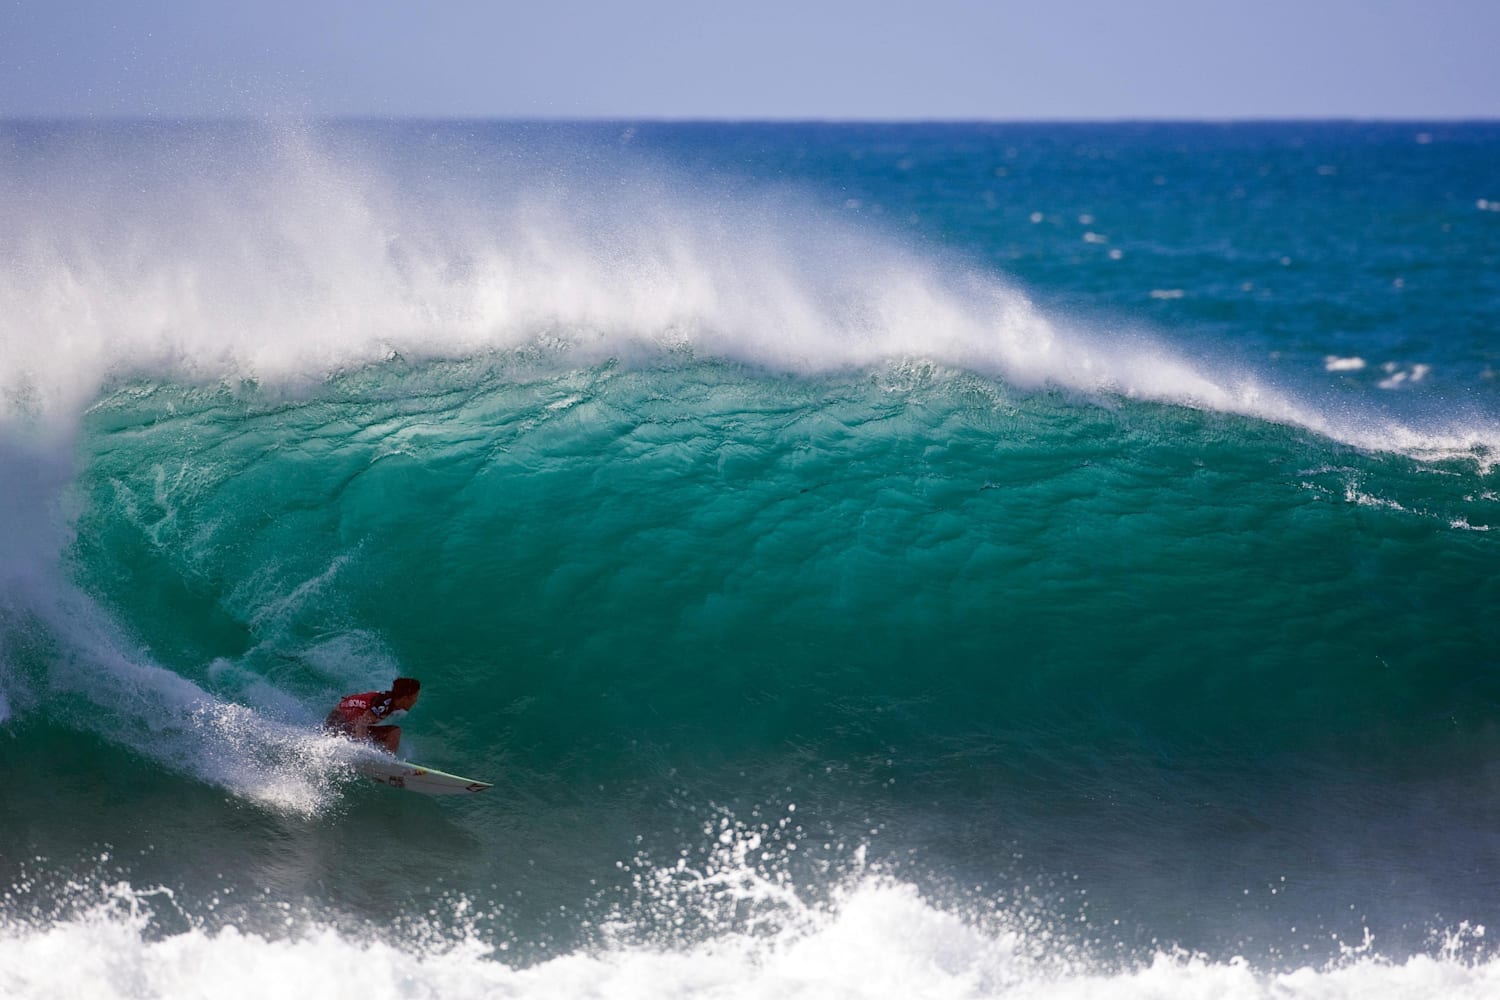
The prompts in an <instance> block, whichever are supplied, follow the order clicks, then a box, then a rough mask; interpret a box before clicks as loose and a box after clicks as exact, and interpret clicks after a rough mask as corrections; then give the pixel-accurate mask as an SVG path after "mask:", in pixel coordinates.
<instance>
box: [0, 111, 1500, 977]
mask: <svg viewBox="0 0 1500 1000" xmlns="http://www.w3.org/2000/svg"><path fill="white" fill-rule="evenodd" d="M1497 467H1500V125H1497V124H1495V123H1454V122H1440V123H1420V122H1411V123H1363V122H1296V123H1235V124H1215V123H1201V124H1172V123H1152V124H1129V123H1123V124H933V125H921V124H754V123H662V122H640V123H630V122H605V123H541V122H502V123H494V122H438V123H431V122H388V121H333V122H313V123H306V122H280V121H272V122H248V121H246V122H206V121H205V122H184V123H172V122H162V121H139V122H95V121H74V122H47V121H13V122H8V123H0V995H3V996H6V997H18V998H19V997H26V998H29V997H75V996H88V997H131V998H144V997H171V998H179V997H213V998H216V1000H217V998H222V997H260V996H268V995H275V996H296V997H303V996H305V997H318V998H332V997H359V998H361V1000H368V998H371V997H433V998H437V997H442V998H445V1000H446V998H466V997H513V998H523V997H547V998H553V997H603V998H616V997H619V998H635V997H641V998H646V997H650V998H673V997H725V998H728V997H764V998H773V997H774V998H785V997H809V998H827V997H848V998H864V997H879V998H902V1000H906V998H914V997H934V998H968V997H1000V998H1006V997H1015V998H1020V997H1026V998H1041V997H1069V998H1076V997H1110V998H1115V997H1163V998H1173V1000H1176V998H1189V997H1194V998H1196V997H1203V998H1210V997H1212V998H1221V997H1236V998H1240V997H1244V998H1249V997H1266V998H1271V997H1275V998H1286V997H1319V998H1326V997H1351V998H1354V997H1361V998H1362V997H1371V996H1399V997H1432V996H1444V997H1492V996H1495V995H1500V954H1497V952H1496V950H1495V944H1494V941H1493V932H1492V931H1491V930H1490V929H1491V928H1497V927H1500V471H1497ZM398 674H401V675H409V676H414V677H417V678H420V679H421V681H422V683H423V693H422V697H421V701H420V703H419V704H418V706H417V707H416V708H415V709H414V710H413V711H412V712H410V713H409V714H408V715H407V716H406V717H405V718H404V719H403V720H402V723H401V724H402V726H403V728H404V730H405V737H404V740H403V744H402V754H403V756H407V757H410V758H411V759H413V760H416V761H419V762H421V763H424V764H428V765H431V766H434V767H437V768H441V769H443V770H448V771H454V772H457V773H459V774H463V775H466V776H470V777H473V778H478V779H482V780H487V781H492V782H494V783H495V787H494V788H492V789H490V790H489V791H487V792H484V793H481V794H478V795H472V796H463V797H453V798H441V799H440V798H428V797H424V796H421V795H418V794H415V793H413V792H410V791H402V790H398V789H393V788H388V787H384V786H381V785H379V784H376V783H375V782H372V781H369V780H366V779H363V778H361V777H359V775H358V774H357V773H356V772H355V770H354V767H355V765H356V764H357V762H358V760H359V757H360V753H361V751H360V750H359V748H357V747H355V746H354V745H353V744H351V743H349V742H347V741H345V740H341V739H339V738H336V737H332V736H329V735H326V734H324V733H322V732H320V730H319V728H318V724H319V722H320V721H321V720H322V719H323V717H324V715H325V714H326V713H327V712H328V710H329V708H330V707H331V705H332V704H333V703H334V702H335V701H336V700H337V699H338V698H339V696H341V695H343V694H347V693H350V692H354V691H366V690H371V689H377V688H382V687H386V686H388V685H389V682H390V680H391V679H392V678H393V677H395V676H397V675H398Z"/></svg>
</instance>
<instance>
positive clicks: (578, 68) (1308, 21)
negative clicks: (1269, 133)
mask: <svg viewBox="0 0 1500 1000" xmlns="http://www.w3.org/2000/svg"><path fill="white" fill-rule="evenodd" d="M263 114H272V115H276V114H287V115H403V116H443V117H446V116H460V117H542V118H569V117H588V118H594V117H610V118H639V117H647V118H733V119H743V118H836V119H844V118H857V119H942V118H982V119H1078V118H1085V119H1116V118H1267V117H1271V118H1286V117H1360V118H1431V117H1438V118H1455V117H1490V118H1493V117H1500V0H1426V2H1417V0H1363V2H1352V0H1255V2H1219V0H1196V2H1190V0H1132V2H1119V0H1112V2H1095V3H1083V2H1078V0H1032V2H1008V0H991V2H989V3H981V2H969V3H961V2H956V0H924V2H916V0H912V2H908V3H900V4H891V3H882V2H880V0H866V2H862V3H861V2H846V0H829V2H819V0H802V2H783V0H762V2H758V3H740V4H735V5H726V4H716V3H713V2H712V0H697V2H688V0H632V2H629V3H618V2H617V3H604V2H595V3H584V2H578V0H545V2H541V3H529V4H523V3H519V2H515V0H504V2H500V0H491V2H478V0H425V2H422V0H408V2H382V0H366V2H354V0H328V2H319V0H305V2H295V0H238V2H233V3H225V2H218V0H200V2H196V3H193V2H185V0H114V2H72V0H0V116H5V117H16V116H27V117H30V116H52V115H112V116H113V115H119V116H132V117H133V116H141V115H150V116H164V117H175V116H183V115H190V116H199V115H210V116H225V115H229V116H238V115H263Z"/></svg>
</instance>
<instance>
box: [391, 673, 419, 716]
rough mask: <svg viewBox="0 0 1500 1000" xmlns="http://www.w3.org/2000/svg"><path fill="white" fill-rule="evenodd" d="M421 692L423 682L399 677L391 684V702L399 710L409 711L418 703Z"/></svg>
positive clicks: (412, 678)
mask: <svg viewBox="0 0 1500 1000" xmlns="http://www.w3.org/2000/svg"><path fill="white" fill-rule="evenodd" d="M421 690H422V682H421V681H419V680H417V679H416V678H415V677H397V678H396V679H395V680H394V681H393V682H391V701H392V702H394V703H395V704H396V706H397V707H399V708H403V709H409V708H411V707H412V706H413V705H415V704H416V703H417V694H418V693H419V692H420V691H421Z"/></svg>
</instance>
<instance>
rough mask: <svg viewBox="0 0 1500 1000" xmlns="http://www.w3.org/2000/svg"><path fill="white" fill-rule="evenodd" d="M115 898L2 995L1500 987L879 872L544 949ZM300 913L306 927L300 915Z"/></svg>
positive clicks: (1475, 978) (967, 993) (1423, 963)
mask: <svg viewBox="0 0 1500 1000" xmlns="http://www.w3.org/2000/svg"><path fill="white" fill-rule="evenodd" d="M93 891H96V892H98V893H99V894H100V895H103V896H105V897H106V899H105V900H104V901H102V902H100V903H98V904H97V905H94V906H92V907H90V908H88V909H86V910H85V911H84V912H81V913H79V914H76V915H74V916H71V917H67V918H64V919H57V920H50V921H28V920H25V919H17V918H14V917H0V995H4V996H6V997H12V998H15V1000H29V998H41V997H63V996H85V997H90V998H98V1000H110V998H122V1000H123V998H130V1000H137V998H148V997H149V998H155V997H174V998H184V1000H186V998H194V997H203V998H205V1000H206V998H213V1000H224V998H236V997H257V998H258V997H264V996H277V997H287V998H300V997H309V998H317V1000H337V998H342V997H349V998H355V997H358V998H361V1000H367V998H373V1000H379V998H383V997H392V998H396V997H400V998H422V997H433V998H443V1000H464V998H468V997H513V998H527V997H546V998H553V997H575V996H591V997H620V998H644V997H652V998H675V997H704V996H710V997H723V998H741V997H743V998H747V1000H751V998H755V1000H759V998H765V1000H772V998H775V1000H781V998H785V997H808V998H813V997H819V998H821V997H831V996H837V997H846V998H850V1000H856V998H865V997H869V998H900V1000H909V998H913V997H932V998H944V1000H965V998H1017V1000H1020V998H1027V1000H1044V998H1059V1000H1062V998H1067V1000H1084V998H1096V997H1097V998H1109V1000H1117V998H1121V997H1124V998H1147V997H1151V998H1162V1000H1175V998H1214V1000H1241V998H1243V1000H1252V998H1254V1000H1259V998H1276V1000H1294V998H1300V997H1308V998H1319V1000H1335V998H1345V997H1347V998H1351V1000H1352V998H1360V1000H1363V998H1366V997H1382V998H1386V997H1395V998H1401V997H1410V998H1423V1000H1425V998H1428V997H1436V996H1441V997H1444V998H1450V1000H1464V998H1470V997H1474V998H1479V997H1493V996H1495V995H1496V994H1497V991H1500V961H1496V960H1494V959H1485V958H1474V957H1470V956H1466V955H1465V954H1464V953H1463V951H1462V949H1461V948H1459V947H1456V946H1454V943H1455V942H1457V941H1460V940H1464V939H1469V938H1472V936H1473V933H1474V932H1473V931H1469V930H1462V931H1459V932H1456V933H1455V934H1454V935H1451V936H1450V939H1449V945H1448V946H1447V947H1439V948H1438V949H1437V950H1436V952H1435V953H1434V954H1432V955H1419V956H1416V957H1413V958H1409V959H1404V960H1397V961H1392V960H1387V959H1383V958H1381V957H1380V956H1379V955H1378V954H1377V953H1375V952H1374V950H1373V948H1372V947H1371V945H1370V943H1369V942H1366V943H1364V944H1361V945H1359V946H1356V947H1353V948H1348V949H1346V950H1345V953H1344V957H1343V958H1340V959H1335V960H1333V961H1332V962H1330V963H1329V964H1328V965H1326V966H1323V967H1316V966H1307V967H1303V968H1297V969H1293V970H1291V971H1273V970H1262V969H1258V968H1256V967H1255V966H1254V965H1253V964H1252V963H1250V962H1247V961H1245V960H1243V959H1240V958H1234V957H1231V958H1228V959H1222V960H1221V959H1213V958H1209V957H1206V956H1202V955H1191V954H1184V953H1180V952H1174V951H1171V950H1161V951H1158V952H1157V953H1156V954H1155V955H1154V956H1151V957H1149V958H1147V959H1145V960H1144V961H1141V962H1139V963H1121V962H1114V963H1109V962H1103V961H1097V960H1094V959H1091V958H1089V957H1087V956H1085V955H1072V954H1069V953H1068V952H1067V949H1062V948H1059V947H1058V946H1059V944H1060V942H1059V941H1058V940H1056V939H1053V938H1051V937H1050V935H1048V936H1044V937H1042V938H1040V939H1039V938H1038V937H1036V936H1035V935H1034V934H1033V933H1031V932H1029V931H1027V930H1026V929H1024V925H1025V924H1026V923H1027V922H1026V921H1024V920H1017V921H1013V922H1011V923H1010V925H1007V922H1006V921H1005V920H1003V919H1001V920H998V921H994V922H992V925H981V924H977V923H975V922H973V921H971V920H968V919H964V918H961V917H959V916H957V915H955V914H953V913H951V912H948V911H946V910H945V909H943V908H942V907H940V906H937V905H934V904H933V903H932V902H930V901H929V900H926V899H924V898H923V897H922V896H921V894H920V893H918V892H917V891H916V890H915V889H914V888H912V887H911V886H909V885H905V884H902V883H899V882H895V881H892V880H889V879H882V878H875V877H872V878H868V879H865V880H863V881H861V882H859V883H857V884H855V885H854V886H852V887H851V888H850V889H849V890H848V891H846V892H843V893H840V894H838V896H837V898H836V899H835V900H834V901H833V902H832V903H831V904H830V905H829V906H828V907H827V908H826V909H823V910H821V911H819V912H818V913H817V914H816V915H815V916H814V917H813V918H812V919H810V920H809V921H808V922H807V923H806V924H804V925H800V926H797V927H794V928H782V929H779V930H774V931H771V932H768V933H752V932H735V933H726V934H720V935H717V936H713V937H711V938H709V939H708V940H703V941H699V942H697V943H693V944H683V945H679V946H649V945H627V944H615V945H604V946H600V947H591V948H586V949H580V950H578V951H576V952H573V953H570V954H565V955H562V956H559V957H555V958H552V959H550V960H546V961H542V962H539V963H537V964H531V965H525V964H511V963H508V962H507V961H506V953H505V951H503V950H500V949H497V948H494V947H492V946H490V945H489V944H487V943H485V941H484V940H482V938H481V937H480V936H479V935H475V934H473V933H472V932H469V931H465V930H463V929H460V930H456V931H450V932H447V933H446V935H444V934H442V933H428V934H422V935H420V936H419V937H417V938H415V939H400V938H397V937H395V936H394V935H391V934H389V933H386V934H382V933H377V932H372V931H360V930H353V929H350V928H349V927H348V926H347V925H344V926H340V925H338V924H336V923H333V922H331V921H319V920H304V919H299V918H298V917H295V916H292V915H291V914H290V913H289V912H285V911H283V912H285V915H284V916H280V915H278V914H274V913H273V917H272V919H269V920H268V921H267V923H268V924H272V925H274V926H273V927H272V929H268V930H255V929H251V928H248V927H239V926H235V925H227V926H224V925H221V926H216V927H213V928H208V927H199V926H194V927H191V928H190V929H187V930H182V931H179V932H176V933H162V932H161V931H160V930H159V929H154V928H153V926H152V918H151V912H152V910H153V909H154V908H173V907H175V902H174V900H173V898H172V895H171V893H170V892H169V891H168V890H165V889H161V888H154V889H142V890H136V889H133V888H131V887H130V886H129V885H128V884H125V883H120V884H116V885H109V886H101V887H98V888H97V889H96V890H93ZM288 925H290V926H288Z"/></svg>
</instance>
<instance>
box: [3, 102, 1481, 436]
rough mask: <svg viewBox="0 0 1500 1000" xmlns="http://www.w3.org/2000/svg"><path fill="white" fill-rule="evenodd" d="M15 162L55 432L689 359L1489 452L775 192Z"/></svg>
mask: <svg viewBox="0 0 1500 1000" xmlns="http://www.w3.org/2000/svg"><path fill="white" fill-rule="evenodd" d="M10 155H11V156H12V157H15V158H18V159H19V160H20V161H21V162H22V164H23V165H24V166H25V167H26V169H17V170H15V171H13V172H12V174H11V175H10V176H8V177H6V178H5V179H4V180H3V181H0V259H4V260H5V261H6V262H7V265H8V266H7V267H6V268H4V269H0V418H5V417H9V418H11V419H12V420H14V419H16V418H18V417H23V418H27V417H29V418H31V419H35V418H37V417H38V416H40V417H41V419H42V420H43V422H51V423H57V424H59V425H62V426H65V427H66V426H69V425H71V423H72V422H73V421H74V420H76V417H77V414H78V413H80V412H82V410H83V409H84V408H86V407H87V406H89V405H90V404H91V403H92V402H93V401H94V400H95V399H96V398H97V396H98V394H99V392H100V391H101V388H102V387H103V386H105V385H106V384H108V383H109V382H110V381H111V380H118V379H129V378H134V377H145V378H147V379H154V378H160V379H165V380H168V381H182V380H186V381H206V382H210V383H212V382H216V381H221V380H227V381H231V382H234V381H238V380H245V379H249V380H254V381H256V382H258V383H260V384H261V385H262V386H266V387H271V386H280V387H284V388H289V389H292V390H294V391H302V390H306V389H308V388H310V387H316V386H318V385H320V384H321V383H322V381H323V380H324V379H326V378H327V377H328V376H329V375H330V374H333V373H337V372H341V371H347V370H349V369H357V368H361V367H364V366H367V365H371V364H377V363H380V362H382V361H385V360H387V359H390V358H393V357H401V358H404V359H406V360H408V361H420V360H425V359H433V360H435V359H463V358H483V357H493V356H495V355H497V354H506V353H510V352H518V351H519V352H531V353H535V352H538V351H541V352H543V353H546V352H553V353H554V354H556V356H557V357H558V358H559V361H560V363H561V364H563V365H578V364H584V365H587V364H595V363H598V362H600V361H603V360H606V359H621V360H625V361H632V360H643V361H645V362H646V363H652V362H653V361H654V360H655V359H657V358H660V357H661V356H662V353H663V352H667V353H672V352H678V351H683V350H686V351H689V352H692V353H693V354H695V355H697V356H699V357H704V358H720V359H727V360H731V361H735V362H740V363H745V364H749V365H753V366H757V367H762V368H766V369H769V370H772V371H778V372H791V373H795V374H813V373H828V372H833V371H841V370H848V369H869V368H872V367H880V366H884V365H887V364H891V363H901V362H905V361H910V360H920V361H925V362H930V363H935V364H938V365H941V366H946V367H949V368H955V369H962V370H967V371H972V372H977V373H980V374H984V375H988V376H994V377H998V378H1001V379H1004V380H1006V381H1009V382H1012V383H1014V384H1016V385H1018V386H1021V387H1025V388H1038V387H1057V388H1061V389H1065V390H1069V391H1079V392H1084V393H1090V394H1101V395H1105V396H1108V395H1121V396H1125V397H1129V398H1137V399H1145V400H1153V401H1159V402H1165V403H1171V404H1180V405H1187V406H1195V407H1200V408H1205V409H1213V410H1223V411H1225V412H1232V413H1237V414H1243V415H1248V416H1253V417H1257V418H1261V419H1266V420H1270V421H1275V422H1278V423H1286V424H1291V425H1294V426H1298V427H1303V428H1307V429H1310V430H1313V431H1315V432H1317V433H1319V434H1325V435H1328V436H1330V437H1333V438H1335V439H1336V440H1339V441H1343V442H1345V443H1349V444H1353V445H1356V446H1358V447H1361V448H1375V449H1382V450H1397V451H1402V452H1404V453H1407V454H1414V455H1417V456H1419V457H1427V456H1429V455H1432V456H1439V457H1451V456H1453V455H1470V456H1472V455H1474V454H1476V453H1480V454H1481V461H1489V459H1488V458H1487V457H1485V456H1488V455H1493V453H1494V452H1495V451H1496V449H1497V448H1500V429H1497V427H1496V426H1495V424H1494V422H1493V421H1487V420H1482V419H1479V420H1468V421H1467V422H1465V423H1456V422H1455V421H1454V420H1453V419H1452V418H1449V417H1439V418H1438V419H1437V420H1436V421H1433V422H1430V423H1429V424H1427V425H1421V424H1411V423H1403V422H1399V421H1393V420H1390V419H1387V418H1383V417H1382V416H1381V413H1382V411H1381V410H1380V409H1379V408H1378V404H1376V403H1373V402H1370V403H1368V404H1367V409H1366V411H1365V412H1364V413H1347V414H1346V413H1345V412H1343V411H1342V410H1338V411H1329V410H1327V409H1326V408H1322V407H1319V406H1318V405H1316V404H1315V403H1312V402H1309V401H1307V400H1305V399H1299V398H1298V397H1297V396H1296V395H1295V394H1292V393H1288V392H1285V391H1281V390H1278V389H1277V388H1275V387H1274V386H1271V385H1269V384H1268V383H1267V381H1266V379H1265V378H1264V377H1261V376H1258V375H1256V374H1254V373H1247V372H1243V371H1240V372H1236V371H1229V372H1224V371H1218V370H1215V366H1214V362H1213V361H1212V360H1211V359H1193V358H1190V357H1187V356H1185V355H1184V354H1183V353H1182V352H1181V351H1180V350H1174V349H1169V348H1167V347H1165V346H1163V345H1162V344H1160V343H1158V342H1155V341H1154V340H1153V339H1152V338H1150V337H1148V336H1144V335H1141V334H1139V333H1130V332H1125V331H1121V330H1119V329H1090V328H1087V327H1086V326H1084V325H1083V324H1080V323H1074V322H1062V321H1059V320H1058V319H1057V318H1055V317H1052V316H1049V315H1047V314H1046V313H1044V312H1043V311H1042V310H1039V309H1038V308H1037V307H1036V306H1035V305H1034V303H1033V302H1032V301H1031V300H1030V299H1029V298H1028V297H1027V296H1026V295H1025V294H1024V293H1023V292H1022V291H1020V290H1018V289H1016V288H1014V287H1012V286H1011V285H1009V284H1008V283H1006V282H1005V281H1003V280H1002V279H1000V278H999V277H997V276H996V275H994V274H990V273H986V272H982V271H979V270H976V269H974V268H972V267H970V266H968V265H965V264H962V263H959V262H956V261H954V260H951V259H948V258H947V257H945V256H944V255H943V254H941V253H931V252H918V251H917V250H916V249H914V248H911V247H908V246H905V245H903V244H901V243H899V242H898V241H897V240H896V239H894V238H893V237H890V236H888V235H886V234H883V233H881V232H878V231H874V230H871V229H861V228H857V227H855V226H854V225H852V224H850V223H849V222H848V221H847V220H845V219H843V218H838V217H834V216H831V215H828V214H825V213H820V212H818V211H816V210H813V209H811V208H810V207H809V206H808V205H807V204H805V203H804V202H802V201H800V200H798V199H797V198H796V197H794V196H791V195H787V194H785V193H784V192H771V191H764V190H763V191H760V192H745V191H735V192H734V197H733V198H729V197H727V193H726V192H725V191H723V190H713V189H707V188H705V186H704V185H703V184H702V183H697V182H694V181H692V180H691V179H688V178H685V177H683V176H681V175H680V174H678V173H677V172H676V171H674V170H673V169H671V168H668V167H665V166H661V165H659V164H658V165H645V164H643V163H641V162H639V161H631V162H629V163H626V162H625V161H623V160H610V159H607V158H603V157H597V158H593V159H590V158H588V157H576V158H575V159H576V160H577V161H579V162H573V161H570V160H569V159H568V157H567V156H566V155H565V154H559V155H556V156H555V157H551V158H548V157H539V156H537V155H531V154H528V155H525V156H521V155H519V154H518V153H517V151H516V150H515V149H512V148H510V147H507V146H505V145H503V144H501V145H497V146H491V147H485V148H482V149H479V150H476V149H462V148H457V147H448V148H439V149H437V150H436V151H435V152H433V151H429V152H426V153H422V152H412V151H411V150H408V149H404V148H402V147H401V146H400V145H399V142H398V141H397V140H395V139H393V137H390V136H386V137H384V138H383V139H382V138H380V137H378V136H370V137H366V138H365V139H364V140H359V141H354V140H351V139H350V138H349V137H348V136H347V135H342V134H339V135H337V136H336V135H335V134H334V133H331V132H320V131H319V130H317V129H307V128H300V129H299V128H290V127H288V128H271V127H254V126H248V125H247V126H243V127H241V128H239V129H232V128H230V129H225V128H222V127H221V128H218V129H214V128H204V129H203V130H199V131H195V130H193V129H186V130H181V131H175V132H174V131H166V132H159V131H151V130H140V131H138V132H137V131H131V130H124V131H118V130H117V131H115V132H109V133H107V134H98V133H94V132H90V131H89V130H88V129H86V128H80V129H79V130H77V131H76V132H69V131H67V130H64V131H63V132H62V134H61V135H60V136H54V137H52V139H51V140H50V141H48V142H40V141H30V142H28V141H26V140H22V141H18V142H14V143H13V144H12V146H11V152H10ZM424 156H425V157H428V158H426V159H423V158H422V157H424ZM580 164H581V165H580ZM1351 363H1352V362H1351V361H1350V360H1349V359H1344V358H1332V357H1331V356H1330V360H1329V361H1328V364H1329V365H1332V366H1335V367H1339V370H1343V369H1342V367H1341V366H1344V365H1348V364H1351ZM1393 377H1394V376H1393ZM1413 377H1415V376H1413ZM1382 422H1383V423H1384V424H1385V426H1381V427H1377V426H1376V424H1378V423H1382Z"/></svg>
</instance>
